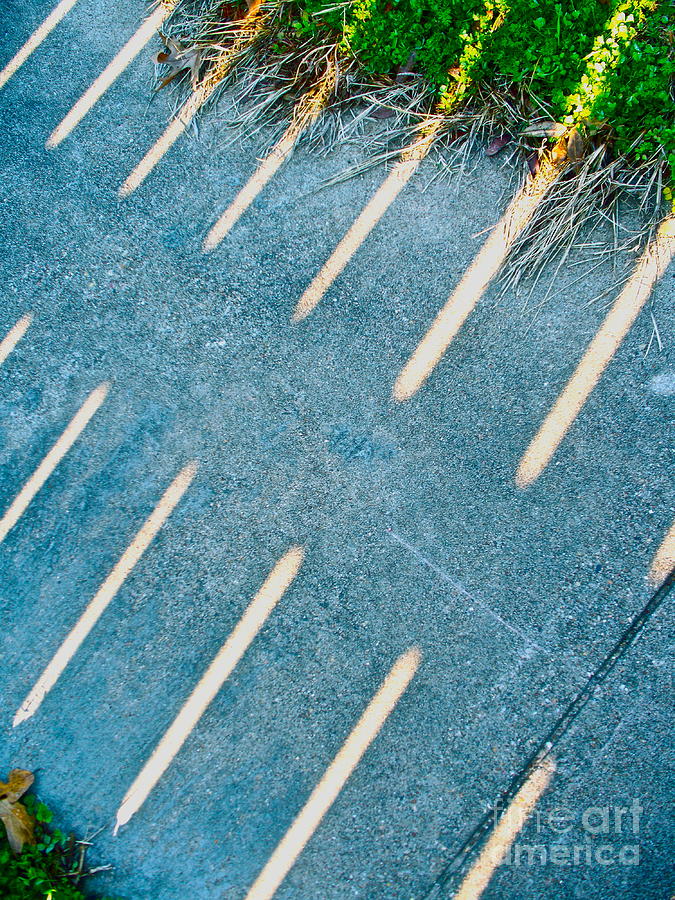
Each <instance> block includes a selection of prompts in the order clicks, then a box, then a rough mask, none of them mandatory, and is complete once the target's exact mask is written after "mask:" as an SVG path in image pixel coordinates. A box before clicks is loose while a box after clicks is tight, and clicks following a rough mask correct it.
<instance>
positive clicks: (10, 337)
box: [0, 313, 33, 366]
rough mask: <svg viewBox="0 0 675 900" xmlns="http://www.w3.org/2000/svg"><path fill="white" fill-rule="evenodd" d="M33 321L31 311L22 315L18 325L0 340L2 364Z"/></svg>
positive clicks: (0, 361)
mask: <svg viewBox="0 0 675 900" xmlns="http://www.w3.org/2000/svg"><path fill="white" fill-rule="evenodd" d="M32 321H33V316H32V315H31V313H26V315H25V316H22V317H21V318H20V319H19V321H18V322H17V323H16V325H13V326H12V328H10V330H9V331H8V332H7V334H6V336H5V337H4V338H3V339H2V341H1V342H0V366H1V365H2V364H3V363H4V361H5V360H6V359H7V357H8V356H9V354H10V353H11V352H12V350H13V349H14V348H15V347H16V345H17V344H18V343H19V341H20V340H21V338H22V337H23V336H24V334H25V333H26V332H27V331H28V328H29V327H30V323H31V322H32Z"/></svg>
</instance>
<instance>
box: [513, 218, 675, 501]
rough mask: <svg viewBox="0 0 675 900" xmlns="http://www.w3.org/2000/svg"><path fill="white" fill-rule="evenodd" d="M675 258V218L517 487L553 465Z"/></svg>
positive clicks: (537, 440) (541, 434)
mask: <svg viewBox="0 0 675 900" xmlns="http://www.w3.org/2000/svg"><path fill="white" fill-rule="evenodd" d="M673 255H675V218H669V219H666V220H665V221H664V222H663V223H662V224H661V227H660V228H659V230H658V233H657V236H656V239H655V240H654V241H653V242H651V243H650V244H649V246H648V247H647V249H646V250H645V252H644V253H643V255H642V256H641V257H640V259H639V261H638V263H637V265H636V267H635V270H634V271H633V274H632V275H631V277H630V279H629V280H628V283H627V284H626V286H625V287H624V289H623V290H622V291H621V294H620V295H619V297H618V298H617V300H616V302H615V303H614V306H613V307H612V308H611V309H610V311H609V313H608V314H607V317H606V318H605V321H604V322H603V323H602V325H601V326H600V328H599V329H598V332H597V334H596V335H595V337H594V338H593V340H592V341H591V343H590V345H589V347H588V350H586V353H585V354H584V356H583V359H582V360H581V362H580V363H579V365H578V366H577V368H576V371H575V372H574V374H573V375H572V377H571V378H570V380H569V381H568V382H567V385H566V386H565V388H564V390H563V391H562V393H561V394H560V396H559V397H558V399H557V400H556V402H555V404H554V406H553V408H552V409H551V411H550V412H549V414H548V415H547V416H546V419H545V420H544V422H543V424H542V426H541V428H540V429H539V431H538V432H537V434H536V435H535V437H534V438H533V440H532V442H531V443H530V446H529V447H528V448H527V450H526V451H525V454H524V455H523V458H522V459H521V461H520V465H519V466H518V471H517V473H516V484H517V485H518V487H522V488H524V487H527V486H528V485H530V484H532V483H533V482H534V481H536V480H537V478H539V476H540V475H541V473H542V472H543V471H544V469H545V468H546V466H547V465H548V464H549V462H550V461H551V459H552V458H553V455H554V453H555V452H556V450H557V449H558V447H559V445H560V442H561V441H562V439H563V438H564V437H565V435H566V434H567V432H568V430H569V428H570V427H571V426H572V424H573V423H574V421H575V419H576V418H577V416H578V415H579V413H580V412H581V410H582V408H583V406H584V404H585V403H586V401H587V400H588V398H589V396H590V395H591V393H592V391H593V389H594V388H595V386H596V385H597V383H598V382H599V381H600V378H601V376H602V373H603V372H604V371H605V369H606V368H607V366H608V365H609V363H610V362H611V360H612V358H613V356H614V354H615V353H616V351H617V350H618V349H619V347H620V346H621V342H622V341H623V339H624V337H625V336H626V335H627V334H628V331H629V330H630V328H631V326H632V324H633V322H635V320H636V318H637V316H638V313H639V312H640V310H641V309H642V307H643V306H644V305H645V303H646V302H647V300H648V299H649V296H650V295H651V292H652V290H653V288H654V285H655V284H656V282H657V281H658V279H659V278H661V276H662V275H663V273H664V272H665V271H666V269H667V268H668V266H669V264H670V261H671V260H672V258H673Z"/></svg>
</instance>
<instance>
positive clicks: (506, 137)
mask: <svg viewBox="0 0 675 900" xmlns="http://www.w3.org/2000/svg"><path fill="white" fill-rule="evenodd" d="M512 140H513V138H512V137H511V135H510V134H500V135H499V137H496V138H495V139H494V140H493V141H491V142H490V143H489V144H488V146H487V147H486V148H485V155H486V156H496V155H497V154H498V153H499V151H500V150H503V149H504V147H506V145H507V144H510V143H511V141H512Z"/></svg>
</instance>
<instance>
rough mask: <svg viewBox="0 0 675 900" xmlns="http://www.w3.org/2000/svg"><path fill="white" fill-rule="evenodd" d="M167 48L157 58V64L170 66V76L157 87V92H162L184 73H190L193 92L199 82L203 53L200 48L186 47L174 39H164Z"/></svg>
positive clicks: (163, 79)
mask: <svg viewBox="0 0 675 900" xmlns="http://www.w3.org/2000/svg"><path fill="white" fill-rule="evenodd" d="M164 44H165V48H164V50H161V51H160V52H159V53H157V54H156V56H155V62H156V63H157V64H158V65H162V66H168V67H169V70H170V71H169V74H168V75H166V76H165V77H164V78H162V80H161V81H160V82H159V84H158V85H157V90H158V91H161V90H162V88H163V87H166V86H167V84H169V83H170V82H171V81H173V79H174V78H176V77H177V76H178V75H181V74H182V73H183V72H186V71H188V72H189V73H190V83H191V85H192V90H193V91H194V90H195V88H196V87H197V83H198V80H199V67H200V66H201V64H202V51H201V50H200V49H199V47H184V46H183V45H182V44H180V43H179V42H178V41H174V40H172V38H165V39H164Z"/></svg>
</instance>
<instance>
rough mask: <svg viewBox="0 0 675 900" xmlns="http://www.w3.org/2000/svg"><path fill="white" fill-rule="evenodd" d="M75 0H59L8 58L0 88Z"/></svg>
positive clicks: (0, 76)
mask: <svg viewBox="0 0 675 900" xmlns="http://www.w3.org/2000/svg"><path fill="white" fill-rule="evenodd" d="M76 3H77V0H61V2H60V3H59V4H58V5H57V6H56V7H55V8H54V9H53V10H52V11H51V12H50V14H49V15H48V16H47V18H46V19H45V20H44V22H43V23H42V25H40V27H39V28H36V30H35V31H34V32H33V34H32V35H31V36H30V37H29V38H28V40H27V41H26V43H25V44H24V45H23V47H22V48H21V49H20V50H19V51H18V52H17V53H16V54H15V55H14V56H13V57H12V59H10V61H9V62H8V63H7V65H6V66H5V68H4V69H3V70H2V71H1V72H0V88H3V87H4V86H5V85H6V84H7V82H8V81H9V79H10V78H11V77H12V75H14V74H16V72H18V70H19V69H20V68H21V66H22V65H23V64H24V63H25V62H26V60H27V59H28V57H29V56H30V55H31V53H33V51H34V50H37V48H38V47H39V46H40V44H41V43H42V42H43V41H44V39H45V38H46V37H47V36H48V35H49V34H50V32H52V31H53V30H54V29H55V28H56V26H57V25H58V24H59V22H60V21H61V19H63V17H64V16H65V15H66V13H68V12H70V10H71V9H72V8H73V6H75V4H76Z"/></svg>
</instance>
